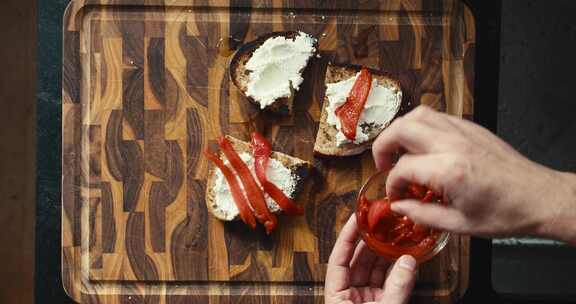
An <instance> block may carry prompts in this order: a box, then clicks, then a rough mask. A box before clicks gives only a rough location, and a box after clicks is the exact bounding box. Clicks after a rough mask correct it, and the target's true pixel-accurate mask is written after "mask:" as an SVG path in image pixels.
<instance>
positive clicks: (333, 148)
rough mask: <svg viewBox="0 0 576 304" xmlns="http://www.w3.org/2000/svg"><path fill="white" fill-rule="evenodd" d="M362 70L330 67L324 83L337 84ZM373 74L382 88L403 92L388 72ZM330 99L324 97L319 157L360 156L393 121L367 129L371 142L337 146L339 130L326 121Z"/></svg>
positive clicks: (318, 148) (398, 109)
mask: <svg viewBox="0 0 576 304" xmlns="http://www.w3.org/2000/svg"><path fill="white" fill-rule="evenodd" d="M361 68H362V66H360V65H349V64H348V65H332V64H330V65H328V68H327V70H326V76H325V78H324V83H325V84H328V83H336V82H339V81H342V80H346V79H348V78H350V77H354V76H355V75H356V74H357V73H358V72H359V71H360V69H361ZM368 70H370V73H371V74H372V77H373V79H377V80H378V84H379V85H382V86H389V87H392V88H395V89H397V90H399V91H401V88H400V83H399V82H398V81H397V80H394V79H392V78H391V77H390V76H388V74H387V73H386V72H383V71H379V70H374V69H368ZM327 107H328V97H327V96H326V95H325V96H324V102H323V105H322V114H321V117H320V125H319V126H318V133H317V134H316V142H315V143H314V154H315V155H317V156H351V155H357V154H360V153H362V152H364V151H366V150H369V149H370V148H371V147H372V142H374V139H375V138H376V137H377V136H378V134H380V132H382V130H384V128H386V127H387V126H388V125H389V124H390V123H391V122H392V120H390V121H389V122H387V123H386V124H385V125H384V126H381V127H380V128H374V127H367V129H368V132H367V133H368V134H369V140H368V141H366V142H363V143H361V144H355V143H346V144H344V145H342V146H338V145H337V144H336V134H337V133H338V130H337V129H336V127H334V126H332V125H330V124H328V123H327V122H326V119H327V118H328V112H327ZM399 111H400V106H398V108H397V109H396V112H395V113H394V116H393V117H394V118H395V117H396V116H398V112H399Z"/></svg>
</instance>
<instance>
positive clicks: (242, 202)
mask: <svg viewBox="0 0 576 304" xmlns="http://www.w3.org/2000/svg"><path fill="white" fill-rule="evenodd" d="M204 155H206V157H207V158H208V159H209V160H210V161H212V162H213V163H214V165H216V167H218V169H220V171H222V174H223V175H224V178H226V182H228V185H229V186H230V192H231V193H232V198H233V199H234V203H236V207H238V211H239V212H240V219H242V221H243V222H244V223H246V225H248V226H250V227H251V228H252V229H254V228H256V219H255V218H254V214H253V213H252V209H250V206H249V205H248V200H247V199H246V197H245V196H244V192H243V191H242V188H240V184H239V183H238V180H237V179H236V175H235V174H234V173H233V172H232V169H230V168H228V166H226V165H225V164H224V162H223V161H222V160H221V159H220V157H218V155H216V154H214V153H213V152H210V151H208V150H206V151H204Z"/></svg>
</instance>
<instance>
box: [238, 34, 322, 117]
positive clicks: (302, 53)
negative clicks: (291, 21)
mask: <svg viewBox="0 0 576 304" xmlns="http://www.w3.org/2000/svg"><path fill="white" fill-rule="evenodd" d="M315 43H316V39H315V38H313V37H312V36H310V35H308V34H306V33H304V32H298V35H297V36H296V37H295V38H294V39H291V38H285V37H283V36H278V37H273V38H269V39H268V40H266V41H265V42H264V43H263V44H262V45H261V46H260V47H258V48H257V49H256V50H255V51H254V53H252V57H250V59H249V60H248V62H246V69H247V70H248V71H250V74H249V75H248V84H247V90H246V94H247V95H248V96H250V97H252V98H253V99H254V100H255V101H257V102H258V103H259V104H260V108H261V109H264V108H266V107H267V106H269V105H270V104H272V103H274V101H276V100H277V99H278V98H282V97H289V96H290V95H291V94H292V90H294V91H298V89H299V88H300V84H302V81H303V80H304V79H303V78H302V70H303V69H304V68H305V67H306V65H307V64H308V60H309V59H310V57H311V56H312V55H313V54H314V53H315V52H316V48H315V47H314V44H315ZM291 87H292V88H291Z"/></svg>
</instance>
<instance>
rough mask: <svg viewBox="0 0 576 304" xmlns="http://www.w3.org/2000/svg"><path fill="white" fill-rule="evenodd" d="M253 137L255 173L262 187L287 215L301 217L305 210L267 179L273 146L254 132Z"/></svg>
mask: <svg viewBox="0 0 576 304" xmlns="http://www.w3.org/2000/svg"><path fill="white" fill-rule="evenodd" d="M251 137H252V154H253V155H254V171H256V177H257V178H258V180H259V181H260V185H262V188H263V189H264V191H265V192H266V193H268V195H270V197H271V198H272V199H273V200H274V201H275V202H276V203H277V204H278V206H280V209H282V211H284V212H286V213H287V214H294V215H300V214H303V213H304V209H303V208H302V207H301V206H299V205H297V204H296V203H295V202H294V201H293V200H292V199H290V198H289V197H288V196H286V195H285V194H284V192H282V190H280V189H279V188H278V187H276V185H274V184H273V183H271V182H270V181H268V177H266V169H267V168H268V160H269V159H270V153H272V146H271V145H270V143H269V142H268V141H267V140H266V139H265V138H264V137H263V136H262V135H260V134H259V133H256V132H253V133H252V134H251Z"/></svg>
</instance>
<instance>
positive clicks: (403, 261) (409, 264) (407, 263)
mask: <svg viewBox="0 0 576 304" xmlns="http://www.w3.org/2000/svg"><path fill="white" fill-rule="evenodd" d="M398 266H400V267H402V268H404V269H406V270H409V271H415V270H416V259H414V258H413V257H412V256H409V255H403V256H401V257H400V259H399V260H398Z"/></svg>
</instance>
